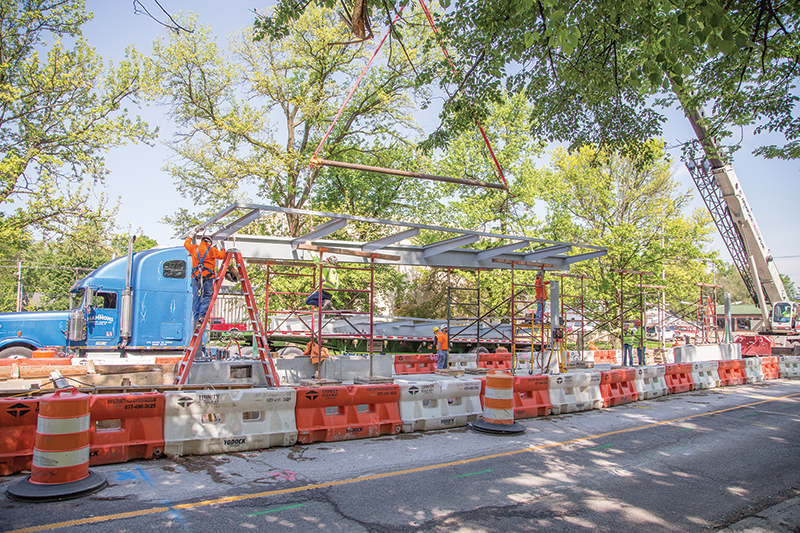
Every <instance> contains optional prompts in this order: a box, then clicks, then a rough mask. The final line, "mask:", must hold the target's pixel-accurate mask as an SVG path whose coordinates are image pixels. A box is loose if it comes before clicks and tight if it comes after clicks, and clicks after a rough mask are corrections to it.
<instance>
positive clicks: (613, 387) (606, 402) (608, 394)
mask: <svg viewBox="0 0 800 533" xmlns="http://www.w3.org/2000/svg"><path fill="white" fill-rule="evenodd" d="M601 374H602V375H601V377H600V394H601V395H602V396H603V407H613V406H615V405H622V404H625V403H630V402H635V401H637V400H638V399H639V393H638V392H637V391H636V383H635V379H636V369H635V368H626V369H624V370H607V371H605V372H601Z"/></svg>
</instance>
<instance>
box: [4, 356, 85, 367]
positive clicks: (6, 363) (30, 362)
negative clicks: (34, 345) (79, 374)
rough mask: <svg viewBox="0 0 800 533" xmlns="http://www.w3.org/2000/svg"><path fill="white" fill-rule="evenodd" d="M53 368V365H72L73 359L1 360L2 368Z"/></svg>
mask: <svg viewBox="0 0 800 533" xmlns="http://www.w3.org/2000/svg"><path fill="white" fill-rule="evenodd" d="M14 364H16V365H19V366H52V365H71V364H72V359H70V358H69V357H54V358H51V359H0V366H11V365H14Z"/></svg>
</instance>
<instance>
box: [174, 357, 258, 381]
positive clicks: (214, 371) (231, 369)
mask: <svg viewBox="0 0 800 533" xmlns="http://www.w3.org/2000/svg"><path fill="white" fill-rule="evenodd" d="M186 383H188V384H190V385H201V384H219V383H233V384H240V385H245V384H248V383H252V384H254V385H260V386H266V385H267V376H266V375H265V374H264V364H263V363H262V362H261V361H260V360H258V361H256V360H253V359H241V360H232V361H195V362H194V363H192V367H191V368H190V369H189V377H188V378H187V380H186Z"/></svg>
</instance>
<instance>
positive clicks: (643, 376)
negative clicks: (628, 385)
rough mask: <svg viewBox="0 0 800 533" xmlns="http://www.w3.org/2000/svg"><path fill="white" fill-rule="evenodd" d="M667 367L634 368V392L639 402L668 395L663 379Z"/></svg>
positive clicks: (665, 381)
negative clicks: (636, 393)
mask: <svg viewBox="0 0 800 533" xmlns="http://www.w3.org/2000/svg"><path fill="white" fill-rule="evenodd" d="M666 373H667V367H666V366H664V365H649V366H640V367H637V368H636V379H635V380H634V382H635V383H636V392H638V393H639V399H640V400H649V399H651V398H658V397H659V396H666V395H667V394H669V387H667V379H666V378H665V377H664V376H666Z"/></svg>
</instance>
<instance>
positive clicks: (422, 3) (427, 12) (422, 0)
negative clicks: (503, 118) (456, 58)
mask: <svg viewBox="0 0 800 533" xmlns="http://www.w3.org/2000/svg"><path fill="white" fill-rule="evenodd" d="M419 5H420V6H421V7H422V11H424V12H425V16H426V17H427V18H428V23H429V24H430V25H431V29H432V30H433V34H434V35H435V36H436V38H437V40H438V41H439V46H440V47H441V49H442V53H443V54H444V57H445V58H446V59H447V62H448V63H449V64H450V68H451V69H452V70H453V74H454V75H456V76H457V75H458V69H456V65H455V63H453V60H452V59H451V58H450V54H449V53H448V52H447V48H446V47H445V45H444V42H442V40H441V38H439V30H438V29H437V28H436V24H434V22H433V16H431V12H430V10H429V9H428V6H427V5H426V4H425V0H419ZM469 104H470V106H472V100H470V101H469ZM475 122H476V124H477V125H478V130H479V131H480V132H481V136H482V137H483V142H484V143H485V144H486V148H488V149H489V153H490V154H491V156H492V160H493V161H494V166H495V167H496V168H497V172H498V173H499V174H500V179H501V180H503V185H505V187H506V189H508V182H507V181H506V177H505V174H503V168H502V167H501V166H500V162H499V161H498V160H497V157H496V156H495V155H494V150H492V143H490V142H489V137H488V136H487V135H486V132H485V131H484V129H483V126H482V125H481V122H480V121H479V120H477V119H476V120H475Z"/></svg>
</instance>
